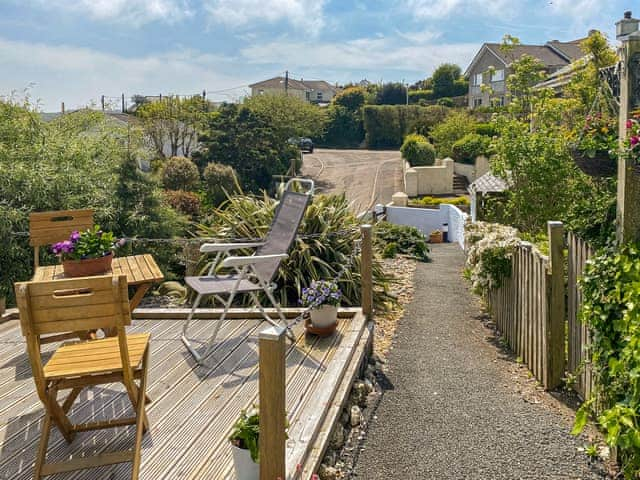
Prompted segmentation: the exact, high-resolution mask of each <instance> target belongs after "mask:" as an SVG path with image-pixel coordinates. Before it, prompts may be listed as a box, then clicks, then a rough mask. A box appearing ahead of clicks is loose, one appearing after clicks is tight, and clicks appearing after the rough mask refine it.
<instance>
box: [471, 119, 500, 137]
mask: <svg viewBox="0 0 640 480" xmlns="http://www.w3.org/2000/svg"><path fill="white" fill-rule="evenodd" d="M475 133H477V134H478V135H485V136H487V137H495V136H496V135H498V129H497V128H496V126H495V125H494V124H493V123H489V122H486V123H477V124H476V129H475Z"/></svg>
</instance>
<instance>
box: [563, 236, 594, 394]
mask: <svg viewBox="0 0 640 480" xmlns="http://www.w3.org/2000/svg"><path fill="white" fill-rule="evenodd" d="M567 247H568V255H567V260H568V271H567V290H568V291H567V302H568V308H567V316H568V319H567V321H568V329H567V331H568V345H567V351H568V358H567V370H568V371H569V372H570V373H572V374H574V375H576V381H575V384H574V386H573V388H574V390H575V391H576V392H577V393H578V395H580V397H581V398H582V399H587V398H589V397H590V396H591V391H592V389H593V378H592V373H591V365H590V363H589V361H588V360H589V358H588V350H587V349H588V346H589V334H588V331H587V327H586V325H584V324H583V323H582V322H581V321H580V316H579V313H580V307H581V306H582V292H581V291H580V287H579V284H578V281H579V279H580V277H581V276H582V274H583V273H584V268H585V265H586V263H587V260H589V258H591V257H592V256H593V249H592V248H591V246H590V245H589V244H588V243H587V242H585V241H584V240H582V239H581V238H580V237H578V236H576V235H574V234H573V233H571V232H569V233H568V234H567Z"/></svg>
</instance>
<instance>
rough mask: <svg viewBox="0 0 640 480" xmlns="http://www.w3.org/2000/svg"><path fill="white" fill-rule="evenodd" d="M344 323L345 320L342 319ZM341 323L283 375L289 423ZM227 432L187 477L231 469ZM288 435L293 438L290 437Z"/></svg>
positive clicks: (221, 473)
mask: <svg viewBox="0 0 640 480" xmlns="http://www.w3.org/2000/svg"><path fill="white" fill-rule="evenodd" d="M344 323H345V324H346V322H344ZM345 324H340V328H339V329H338V332H337V335H334V336H332V337H327V338H321V339H318V340H317V341H316V342H315V344H311V345H310V346H309V349H308V351H307V352H305V353H306V354H305V357H304V358H303V359H302V362H301V363H300V365H299V366H298V367H297V368H296V369H295V370H294V372H293V373H292V374H291V373H289V374H288V375H287V415H288V417H289V420H290V421H291V422H292V423H293V422H296V423H297V422H298V417H299V416H300V414H301V411H300V405H301V404H302V401H301V399H300V396H301V391H302V390H303V389H305V387H306V385H307V384H309V383H313V382H314V381H315V378H316V376H317V374H318V373H321V371H322V366H323V364H324V363H325V362H326V361H328V358H329V357H330V356H331V355H332V353H333V352H334V348H332V347H333V346H335V345H336V344H338V343H339V342H340V340H341V335H342V331H343V330H344V329H346V328H347V325H345ZM318 351H322V352H323V354H322V355H321V357H322V358H320V359H318V356H316V357H315V358H313V354H314V353H315V352H318ZM318 360H319V361H318ZM309 363H310V364H311V365H312V368H305V365H308V364H309ZM256 375H257V374H256ZM257 383H258V382H257V379H256V381H255V390H254V393H253V397H252V398H251V400H250V403H254V402H257V400H258V385H257ZM250 403H249V404H250ZM232 413H233V412H232ZM236 415H237V413H236ZM233 420H235V419H234V418H233V417H232V419H231V422H233ZM227 425H231V423H227ZM229 433H230V432H229V430H228V429H227V431H226V432H225V434H224V435H222V437H221V439H220V440H219V441H218V442H219V443H218V445H217V446H216V449H215V450H216V453H217V455H215V456H214V453H213V452H214V448H213V447H210V449H209V451H208V452H207V454H205V455H204V456H203V458H202V459H201V460H200V462H199V463H200V465H199V467H198V468H197V469H195V470H193V471H192V472H191V473H190V475H189V477H188V478H189V479H190V480H197V479H200V478H224V477H225V474H226V472H227V471H229V470H230V469H231V449H230V447H229V444H228V441H227V436H228V435H229ZM290 438H291V439H293V437H290Z"/></svg>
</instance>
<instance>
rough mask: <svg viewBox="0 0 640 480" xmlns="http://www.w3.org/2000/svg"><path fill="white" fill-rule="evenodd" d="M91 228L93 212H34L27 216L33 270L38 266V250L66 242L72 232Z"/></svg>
mask: <svg viewBox="0 0 640 480" xmlns="http://www.w3.org/2000/svg"><path fill="white" fill-rule="evenodd" d="M91 227H93V210H60V211H57V212H34V213H31V214H30V215H29V245H31V246H32V247H33V270H34V272H35V270H36V269H37V268H38V267H39V266H40V248H41V247H46V246H49V245H51V244H54V243H57V242H62V241H63V240H68V239H69V235H71V232H73V231H74V230H77V231H79V232H80V231H82V230H86V229H87V228H91Z"/></svg>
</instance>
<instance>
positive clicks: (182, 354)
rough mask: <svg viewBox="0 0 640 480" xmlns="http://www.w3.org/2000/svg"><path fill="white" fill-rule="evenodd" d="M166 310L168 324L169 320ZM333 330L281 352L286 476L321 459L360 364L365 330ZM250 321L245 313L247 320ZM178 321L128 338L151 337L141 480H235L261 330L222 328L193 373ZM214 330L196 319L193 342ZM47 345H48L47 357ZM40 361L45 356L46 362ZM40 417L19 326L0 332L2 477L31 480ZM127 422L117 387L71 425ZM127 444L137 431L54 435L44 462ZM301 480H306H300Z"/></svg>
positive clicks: (354, 313) (110, 471)
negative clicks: (231, 437)
mask: <svg viewBox="0 0 640 480" xmlns="http://www.w3.org/2000/svg"><path fill="white" fill-rule="evenodd" d="M166 315H167V314H166V312H165V316H166ZM341 315H342V316H343V318H342V319H341V321H340V323H339V331H338V332H337V334H336V335H333V336H332V337H329V338H323V339H320V338H317V337H313V336H307V335H305V334H304V329H303V327H302V325H301V324H298V325H297V326H296V327H295V329H294V332H295V333H296V338H297V341H296V343H295V344H291V343H289V344H288V345H289V348H288V352H287V362H286V363H287V365H286V368H287V412H288V417H289V421H290V428H289V440H288V442H287V477H288V478H290V479H293V478H301V477H302V475H301V474H299V472H300V471H302V470H304V471H305V472H309V471H310V469H312V468H313V464H314V462H317V461H318V458H319V456H320V455H321V454H322V450H323V448H324V443H326V440H327V438H328V434H329V431H328V430H329V429H330V427H331V425H332V423H333V421H332V418H333V417H334V416H337V415H338V414H339V412H340V408H341V405H342V402H343V400H344V397H345V396H346V395H348V393H349V389H348V388H344V384H345V382H350V381H351V378H352V376H353V372H354V371H355V366H357V364H358V363H359V362H360V360H361V359H362V356H363V352H364V347H363V344H364V343H365V341H366V339H367V338H368V335H369V333H368V330H367V329H366V322H365V320H364V317H363V316H362V314H361V313H360V311H359V310H347V311H345V312H342V313H341ZM247 317H250V315H247ZM182 325H183V321H182V320H171V319H161V320H157V319H140V320H136V321H135V322H134V326H133V327H132V329H131V330H132V331H136V332H151V334H152V341H151V344H152V351H151V366H150V371H149V375H150V384H149V386H148V388H147V392H148V394H149V396H150V397H151V398H152V403H151V404H150V405H149V407H148V410H147V411H148V413H149V417H150V421H151V432H150V433H148V434H147V435H146V436H145V439H144V443H143V453H142V468H141V478H142V479H146V480H162V479H167V480H168V479H191V480H195V479H203V480H204V479H210V480H214V479H233V478H234V475H233V469H232V463H231V451H230V447H229V443H228V441H227V440H226V438H227V435H228V434H229V431H230V429H231V426H232V424H233V422H234V420H235V418H236V416H237V414H238V412H239V410H240V409H242V408H246V407H247V406H249V405H251V404H252V403H253V402H255V401H256V399H257V394H258V370H257V368H258V347H257V334H258V332H259V331H260V330H261V329H262V328H264V327H265V326H266V324H265V323H264V322H260V321H259V320H257V319H250V318H248V319H239V320H233V321H227V322H225V323H224V325H223V327H222V328H221V330H220V334H219V336H218V338H219V340H220V341H219V343H218V344H217V348H216V349H215V351H214V352H213V353H212V354H211V356H210V357H209V361H210V364H211V367H204V366H196V365H195V364H194V362H193V360H192V358H191V356H190V355H189V354H188V353H187V351H186V349H185V348H184V346H183V344H182V342H181V341H180V333H181V328H182ZM211 327H212V325H211V323H210V321H208V320H197V321H196V323H195V325H194V327H193V332H194V336H195V335H198V337H199V338H200V337H201V338H202V339H204V338H206V333H207V332H208V331H209V330H210V328H211ZM52 348H53V347H52V346H51V345H49V346H45V349H46V350H51V349H52ZM45 357H46V356H45ZM42 414H43V409H42V405H41V404H40V402H39V400H38V398H37V396H36V393H35V387H34V384H33V379H32V378H31V371H30V367H29V362H28V359H27V356H26V353H25V347H24V342H23V340H22V337H21V335H20V331H19V328H18V327H17V325H16V326H15V327H14V328H7V326H6V325H1V326H0V479H11V480H22V479H28V478H31V476H32V470H33V461H34V458H35V455H36V448H37V441H38V439H39V435H40V426H41V422H42ZM119 414H122V415H129V414H131V407H130V404H129V401H128V398H127V396H126V393H125V392H124V390H123V389H122V388H121V387H120V386H117V385H109V386H100V387H94V388H91V389H88V390H85V391H83V392H82V394H81V396H80V397H79V398H78V400H77V401H76V403H75V404H74V406H73V407H72V409H71V411H70V416H71V419H72V421H74V422H86V421H90V420H99V419H102V418H105V417H112V416H113V415H119ZM132 445H133V428H131V427H122V428H118V429H111V430H104V431H97V432H87V433H80V434H78V436H77V437H76V439H75V440H74V442H73V443H72V444H71V445H67V444H66V442H65V441H64V439H63V438H62V436H61V435H60V434H59V432H58V431H57V430H56V429H54V430H53V432H52V435H51V439H50V441H49V450H48V452H49V455H48V459H50V460H60V459H63V458H68V457H70V456H82V455H87V454H92V453H94V452H98V451H100V452H102V451H115V450H119V449H122V448H129V447H131V446H132ZM130 472H131V466H130V465H129V464H120V465H113V466H109V467H101V468H98V469H93V470H85V471H78V472H72V473H67V474H61V475H53V476H51V477H48V478H52V479H54V480H55V479H60V480H62V479H69V480H70V479H78V480H79V479H105V480H106V479H109V480H119V479H127V478H129V475H130ZM304 478H305V480H306V479H307V478H308V473H305V475H304Z"/></svg>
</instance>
